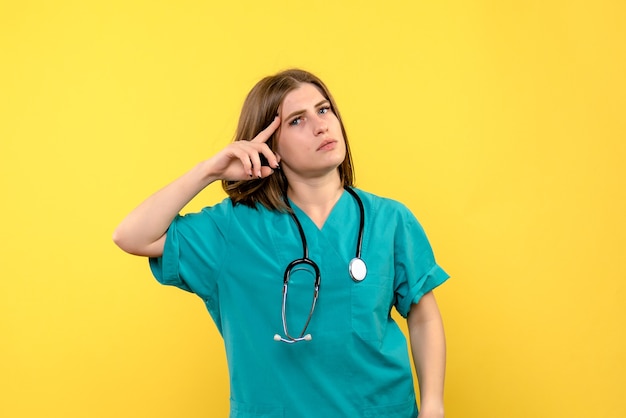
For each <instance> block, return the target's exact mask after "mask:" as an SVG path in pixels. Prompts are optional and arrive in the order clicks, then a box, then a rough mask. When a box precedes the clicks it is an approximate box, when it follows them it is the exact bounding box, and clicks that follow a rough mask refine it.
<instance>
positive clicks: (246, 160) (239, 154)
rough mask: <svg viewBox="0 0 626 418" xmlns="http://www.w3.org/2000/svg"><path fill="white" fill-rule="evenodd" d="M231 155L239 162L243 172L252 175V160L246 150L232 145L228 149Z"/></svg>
mask: <svg viewBox="0 0 626 418" xmlns="http://www.w3.org/2000/svg"><path fill="white" fill-rule="evenodd" d="M230 153H231V155H232V156H233V157H234V158H236V159H238V160H239V161H240V162H241V166H242V169H243V172H244V173H245V174H246V175H247V176H248V177H252V176H253V175H252V161H251V160H250V153H249V152H247V150H245V149H243V148H240V147H233V148H232V149H231V150H230Z"/></svg>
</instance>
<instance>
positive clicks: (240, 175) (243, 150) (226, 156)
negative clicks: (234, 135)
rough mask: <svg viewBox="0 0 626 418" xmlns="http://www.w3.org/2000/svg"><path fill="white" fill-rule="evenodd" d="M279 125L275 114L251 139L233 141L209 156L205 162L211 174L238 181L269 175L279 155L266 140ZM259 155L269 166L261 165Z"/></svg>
mask: <svg viewBox="0 0 626 418" xmlns="http://www.w3.org/2000/svg"><path fill="white" fill-rule="evenodd" d="M279 126H280V118H279V117H278V116H276V118H274V120H273V121H272V123H270V124H269V126H268V127H267V128H265V129H263V130H262V131H261V132H259V134H258V135H257V136H255V137H254V139H252V140H251V141H235V142H233V143H232V144H230V145H228V146H227V147H226V148H224V149H223V150H222V151H220V152H218V153H217V154H215V155H214V156H213V157H211V158H210V159H209V160H208V161H207V164H208V165H209V167H210V168H209V170H210V172H211V174H212V175H213V176H214V177H216V178H218V179H221V180H227V181H240V180H252V179H255V178H257V179H259V178H264V177H267V176H270V175H271V174H272V173H273V172H274V170H273V168H278V163H279V162H280V156H278V154H274V153H273V152H272V150H270V147H268V146H267V144H266V142H267V140H268V139H270V138H271V136H272V134H273V133H274V132H276V129H278V127H279ZM261 155H263V156H264V157H265V159H266V160H267V162H268V163H269V165H270V166H269V167H267V166H262V165H261V157H260V156H261Z"/></svg>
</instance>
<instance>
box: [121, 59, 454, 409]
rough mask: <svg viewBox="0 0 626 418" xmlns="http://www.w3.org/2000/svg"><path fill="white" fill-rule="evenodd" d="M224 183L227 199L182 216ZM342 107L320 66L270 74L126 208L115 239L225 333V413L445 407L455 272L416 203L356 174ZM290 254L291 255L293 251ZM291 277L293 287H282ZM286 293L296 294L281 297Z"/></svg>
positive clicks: (289, 283) (290, 284)
mask: <svg viewBox="0 0 626 418" xmlns="http://www.w3.org/2000/svg"><path fill="white" fill-rule="evenodd" d="M218 180H219V181H222V185H223V187H224V190H225V191H226V192H227V193H228V195H229V197H230V198H229V199H225V200H224V201H223V202H221V203H219V204H217V205H215V206H213V207H207V208H205V209H203V210H202V211H201V212H199V213H195V214H188V215H186V216H180V215H178V213H179V211H181V210H182V208H183V207H184V206H185V205H186V204H187V203H188V202H189V201H190V200H191V199H192V198H193V197H194V196H195V195H196V194H198V193H199V192H200V191H201V190H202V189H204V188H205V187H207V186H208V185H209V184H211V183H213V182H215V181H218ZM352 186H353V167H352V160H351V157H350V151H349V146H348V141H347V137H346V132H345V130H344V127H343V123H342V121H341V116H340V115H339V111H338V109H337V106H336V104H335V102H334V100H333V98H332V96H331V94H330V92H329V91H328V89H327V88H326V86H325V85H324V84H323V83H322V81H321V80H319V79H318V78H317V77H315V76H314V75H312V74H310V73H308V72H305V71H301V70H288V71H283V72H281V73H278V74H276V75H274V76H270V77H266V78H264V79H263V80H261V81H260V82H259V83H258V84H257V85H256V86H255V87H254V88H253V89H252V90H251V92H250V93H249V95H248V97H247V98H246V101H245V103H244V105H243V109H242V112H241V117H240V120H239V125H238V128H237V133H236V138H235V141H234V142H233V143H231V144H230V145H228V146H227V147H226V148H224V149H223V150H222V151H220V152H218V153H217V154H216V155H214V156H213V157H211V158H209V159H208V160H206V161H203V162H201V163H199V164H198V165H196V166H195V167H194V168H193V169H192V170H191V171H189V172H188V173H186V174H184V175H183V176H182V177H180V178H178V179H177V180H175V181H174V182H172V183H171V184H169V185H168V186H166V187H165V188H163V189H161V190H160V191H158V192H157V193H155V194H154V195H152V196H151V197H149V198H148V199H147V200H145V201H144V202H143V203H142V204H141V205H140V206H139V207H137V208H136V209H135V210H134V211H132V212H131V213H130V214H129V215H128V216H127V217H126V218H125V219H124V220H123V222H122V223H121V224H120V225H119V227H118V228H117V230H116V231H115V234H114V241H115V242H116V244H117V245H119V246H120V247H121V248H122V249H123V250H124V251H126V252H129V253H131V254H136V255H140V256H146V257H150V266H151V268H152V272H153V274H154V275H155V277H156V278H157V280H159V281H160V282H161V283H163V284H168V285H175V286H178V287H180V288H182V289H185V290H187V291H191V292H194V293H196V294H197V295H198V296H199V297H201V298H202V299H203V301H204V302H205V304H206V306H207V309H208V310H209V313H210V314H211V316H212V318H213V320H214V322H215V324H216V325H217V327H218V329H219V331H220V333H221V334H222V336H223V338H224V344H225V348H226V354H227V360H228V365H229V373H230V387H231V400H230V402H231V409H230V411H231V412H230V416H231V417H259V416H263V417H321V416H324V417H403V418H407V417H415V416H417V407H416V401H415V392H414V386H413V380H412V375H411V366H410V361H409V355H408V350H407V344H406V340H405V338H404V335H403V333H402V332H401V330H400V329H399V328H398V326H397V324H396V323H395V321H394V320H393V319H392V318H391V315H390V311H391V308H392V307H394V306H395V308H396V309H397V310H398V311H399V312H400V314H401V315H403V316H404V317H406V318H408V328H409V333H410V340H411V347H412V354H413V361H414V364H415V368H416V371H417V374H418V381H419V385H420V396H421V402H420V404H421V411H420V414H419V416H420V418H428V417H443V380H444V369H445V341H444V333H443V326H442V322H441V316H440V313H439V309H438V307H437V303H436V301H435V298H434V296H433V294H432V289H433V288H435V287H436V286H438V285H440V284H441V283H443V282H444V281H445V280H446V279H447V278H448V276H447V274H446V273H445V272H444V271H443V270H442V269H441V268H440V267H439V266H438V265H437V264H436V263H435V260H434V257H433V253H432V250H431V248H430V245H429V243H428V240H427V238H426V236H425V234H424V232H423V230H422V228H421V227H420V225H419V224H418V222H417V221H416V219H415V218H414V216H413V215H412V214H411V213H410V212H409V210H408V209H407V208H406V207H404V206H403V205H401V204H400V203H397V202H395V201H392V200H389V199H383V198H380V197H377V196H374V195H372V194H369V193H366V192H364V191H361V190H356V189H353V188H352ZM290 263H291V264H290ZM287 290H288V292H287ZM287 295H289V296H288V297H287Z"/></svg>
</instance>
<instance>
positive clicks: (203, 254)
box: [150, 202, 230, 309]
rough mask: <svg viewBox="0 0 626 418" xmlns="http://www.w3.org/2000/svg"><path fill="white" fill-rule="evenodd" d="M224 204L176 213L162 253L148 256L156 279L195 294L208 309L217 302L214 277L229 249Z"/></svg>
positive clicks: (226, 216)
mask: <svg viewBox="0 0 626 418" xmlns="http://www.w3.org/2000/svg"><path fill="white" fill-rule="evenodd" d="M224 206H226V208H225V207H224ZM227 206H230V205H229V204H228V203H227V204H225V203H224V202H223V203H222V204H220V205H216V206H215V207H212V208H205V209H203V210H202V211H201V212H199V213H193V214H188V215H185V216H177V217H176V218H175V219H174V220H173V221H172V223H171V225H170V227H169V228H168V230H167V236H166V239H165V246H164V249H163V255H162V256H161V257H157V258H151V259H150V269H151V271H152V274H153V275H154V277H155V278H156V279H157V281H159V283H162V284H164V285H169V286H176V287H179V288H181V289H183V290H186V291H188V292H193V293H195V294H197V295H198V296H199V297H201V298H202V299H203V300H204V301H205V303H207V305H208V306H209V309H210V308H211V306H210V305H211V304H216V303H217V302H216V301H217V299H216V292H217V279H218V277H219V272H220V268H221V265H222V262H223V260H224V259H225V258H226V252H227V251H228V250H227V248H228V247H227V245H226V239H225V237H226V236H227V230H228V226H229V220H230V217H229V216H228V215H227V213H225V212H227V211H228V207H227Z"/></svg>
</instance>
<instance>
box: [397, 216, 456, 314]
mask: <svg viewBox="0 0 626 418" xmlns="http://www.w3.org/2000/svg"><path fill="white" fill-rule="evenodd" d="M403 208H404V210H403V212H402V214H401V218H400V222H398V224H397V226H396V231H395V242H394V264H395V266H394V267H395V280H394V288H395V295H396V303H395V306H396V309H397V310H398V312H399V313H400V314H401V315H402V316H403V317H405V318H406V317H407V315H408V314H409V311H410V309H411V305H412V304H414V303H418V302H419V300H420V299H421V298H422V296H424V295H425V294H426V293H428V292H430V291H431V290H433V289H434V288H436V287H437V286H439V285H441V284H442V283H443V282H445V281H446V280H447V279H448V277H449V275H448V274H447V273H446V272H445V271H444V270H443V269H442V268H441V267H440V266H439V265H438V264H437V263H436V262H435V257H434V254H433V250H432V248H431V246H430V242H429V241H428V238H427V237H426V233H425V232H424V229H423V228H422V226H421V225H420V224H419V222H418V221H417V219H416V218H415V216H413V214H412V213H411V212H410V211H409V210H408V209H407V208H406V207H403Z"/></svg>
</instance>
